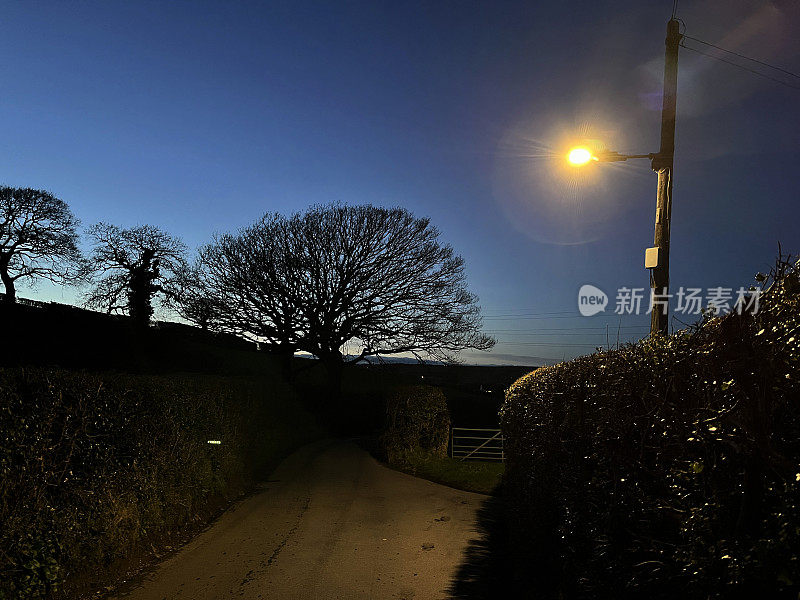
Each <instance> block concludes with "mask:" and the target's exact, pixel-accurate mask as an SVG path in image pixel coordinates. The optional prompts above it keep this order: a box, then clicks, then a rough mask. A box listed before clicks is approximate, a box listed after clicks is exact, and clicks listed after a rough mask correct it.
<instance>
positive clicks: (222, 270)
mask: <svg viewBox="0 0 800 600" xmlns="http://www.w3.org/2000/svg"><path fill="white" fill-rule="evenodd" d="M438 238H439V231H438V230H437V229H436V228H435V227H434V226H432V225H431V223H430V220H429V219H427V218H416V217H414V216H413V215H412V214H411V213H409V212H408V211H406V210H404V209H401V208H393V209H386V208H378V207H374V206H369V205H368V206H353V207H351V206H340V205H331V206H318V207H313V208H311V209H310V210H309V211H308V212H306V213H304V214H295V215H293V216H291V217H289V218H287V217H284V216H281V215H279V214H267V215H266V216H264V217H263V218H262V219H261V220H259V221H258V222H256V223H255V224H253V225H251V226H250V227H247V228H244V229H242V230H240V231H239V232H237V233H236V234H226V235H222V236H219V237H217V238H216V239H215V240H214V242H213V243H212V244H210V245H208V246H206V247H205V248H203V249H202V250H201V260H202V264H203V269H204V270H205V272H206V282H207V285H208V294H209V295H211V296H213V297H215V298H216V299H217V301H219V302H220V305H221V306H222V307H223V308H222V311H221V312H222V314H223V316H222V318H221V321H220V326H222V327H224V328H227V329H229V330H231V331H234V332H237V333H240V334H244V335H246V336H249V337H251V338H254V339H257V340H260V341H263V342H266V343H268V344H272V345H273V346H275V347H276V348H279V349H281V350H283V351H284V352H286V353H293V352H294V351H295V350H304V351H306V352H309V353H311V354H313V355H314V356H316V357H318V358H319V359H320V360H321V361H322V363H323V364H324V365H325V367H326V369H327V370H328V373H329V375H330V377H331V382H332V386H333V388H334V389H338V388H339V386H340V382H341V373H342V367H343V365H344V364H345V363H346V362H354V361H358V360H361V359H364V358H366V357H368V356H378V355H390V354H398V353H403V352H410V353H413V354H414V355H416V356H417V357H419V358H422V357H426V358H433V359H438V360H443V361H448V362H452V361H454V360H456V356H457V353H458V352H459V351H460V350H464V349H467V348H475V349H481V350H488V349H489V348H491V347H492V346H493V345H494V340H493V339H491V338H489V337H488V336H486V335H483V334H482V333H480V328H481V318H480V308H479V307H478V306H477V304H476V300H477V299H476V298H475V296H474V295H472V294H471V293H470V292H469V291H468V290H467V288H466V279H465V275H464V261H463V259H462V258H461V257H460V256H457V255H456V254H455V253H454V251H453V249H452V248H451V247H450V246H449V245H446V244H442V243H441V242H440V241H439V239H438ZM345 345H347V347H348V348H349V349H350V350H351V352H352V353H353V356H351V357H350V358H348V357H346V356H345V355H344V354H343V352H342V349H343V347H344V346H345Z"/></svg>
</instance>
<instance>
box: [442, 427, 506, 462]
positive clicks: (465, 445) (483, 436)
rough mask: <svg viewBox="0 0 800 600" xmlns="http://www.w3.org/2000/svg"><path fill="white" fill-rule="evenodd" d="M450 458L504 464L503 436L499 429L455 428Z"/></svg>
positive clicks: (452, 434)
mask: <svg viewBox="0 0 800 600" xmlns="http://www.w3.org/2000/svg"><path fill="white" fill-rule="evenodd" d="M450 456H451V457H452V458H458V459H459V460H496V461H500V462H504V461H505V459H506V456H505V452H504V451H503V434H502V433H501V431H500V430H499V429H472V428H469V427H453V428H452V429H451V430H450Z"/></svg>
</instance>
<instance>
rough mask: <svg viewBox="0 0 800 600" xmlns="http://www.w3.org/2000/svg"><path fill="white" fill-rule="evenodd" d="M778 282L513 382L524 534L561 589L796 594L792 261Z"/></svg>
mask: <svg viewBox="0 0 800 600" xmlns="http://www.w3.org/2000/svg"><path fill="white" fill-rule="evenodd" d="M773 280H774V283H773V285H772V286H771V287H769V288H768V289H767V290H766V291H765V293H764V294H763V295H762V307H761V310H760V311H759V312H758V314H756V315H755V316H753V315H750V314H747V313H745V314H742V315H739V314H736V313H735V312H734V313H731V314H728V315H726V316H724V317H709V318H705V319H704V320H703V321H702V322H701V323H700V324H698V325H697V326H695V327H693V328H691V329H689V330H686V331H681V332H679V333H677V334H675V335H672V336H668V337H667V336H658V337H655V338H650V339H647V340H644V341H642V342H640V343H638V344H632V345H627V346H625V347H623V348H621V349H619V350H615V351H610V352H602V353H598V354H594V355H590V356H585V357H581V358H578V359H576V360H573V361H570V362H568V363H562V364H559V365H555V366H552V367H544V368H541V369H538V370H536V371H534V372H533V373H531V374H529V375H527V376H526V377H523V378H522V379H520V380H519V381H517V382H516V383H515V384H514V385H513V386H512V387H511V388H510V389H509V390H508V392H507V396H506V402H505V404H504V407H503V409H502V411H501V419H502V427H503V431H504V434H505V436H506V453H507V456H508V464H507V468H506V475H505V477H506V491H507V493H508V494H509V502H510V505H511V510H512V515H513V516H512V518H513V519H514V523H515V528H514V529H515V531H516V532H517V534H518V538H517V543H518V544H519V549H520V551H521V553H522V554H523V555H524V557H525V560H527V561H528V564H529V566H530V567H534V566H538V567H539V569H540V571H541V573H542V581H543V582H544V583H549V584H550V591H551V592H552V593H554V594H557V593H558V594H561V595H562V596H563V597H567V598H603V597H607V598H619V597H631V598H632V597H654V598H664V597H686V598H698V599H699V598H724V597H738V596H742V597H746V596H751V597H756V596H757V597H783V596H784V595H785V596H786V597H797V594H798V590H800V473H799V472H798V471H800V466H799V465H798V463H799V462H800V460H799V459H800V404H798V398H800V295H798V289H800V285H798V277H797V272H796V270H795V268H793V267H792V266H791V265H790V263H788V262H786V261H779V263H778V266H777V267H776V270H775V271H774V272H773ZM548 575H549V576H550V579H549V582H548V581H547V577H548ZM545 587H547V586H545Z"/></svg>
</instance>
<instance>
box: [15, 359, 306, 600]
mask: <svg viewBox="0 0 800 600" xmlns="http://www.w3.org/2000/svg"><path fill="white" fill-rule="evenodd" d="M315 431H316V430H315V427H314V426H313V420H312V419H311V418H310V417H309V416H308V415H307V414H306V413H305V412H304V411H303V410H302V409H300V408H299V406H298V405H297V404H296V402H295V401H294V400H293V398H292V395H291V393H290V392H289V391H288V390H286V389H284V388H282V387H281V386H280V385H279V384H276V382H275V381H264V380H243V379H232V378H218V379H214V378H210V377H200V376H194V377H189V376H186V377H176V376H174V375H173V376H171V377H169V378H162V377H153V376H122V375H113V376H112V375H93V374H86V373H75V372H67V371H61V370H48V369H4V370H0V432H2V439H1V440H0V474H1V475H2V477H0V523H2V524H3V526H2V528H1V529H0V598H9V599H11V598H13V599H22V598H48V597H53V596H54V595H57V594H58V591H59V589H60V587H61V586H62V584H63V582H64V581H67V582H69V581H70V580H71V578H74V576H76V575H81V574H87V573H94V574H95V576H96V577H98V579H99V580H100V582H102V572H103V570H104V569H105V568H107V567H109V566H110V565H113V564H114V563H115V561H118V560H120V559H123V558H125V557H126V556H129V555H130V554H132V553H134V552H136V551H137V550H139V551H141V550H146V551H148V552H149V551H150V550H151V549H155V548H156V547H159V546H160V545H161V542H162V540H163V539H164V537H165V536H168V535H169V534H172V533H174V532H176V531H179V530H181V529H182V528H184V527H186V526H188V525H191V524H192V523H195V522H198V521H199V522H202V521H203V520H204V519H205V518H207V517H208V516H209V515H208V513H207V510H208V507H209V506H212V505H214V504H215V503H216V504H217V505H219V504H220V503H224V501H226V500H229V499H231V498H233V497H235V496H237V495H239V494H240V493H241V492H243V491H244V490H245V489H246V487H247V485H248V483H249V482H250V481H252V480H253V478H255V477H259V476H263V475H265V473H266V472H267V470H268V467H270V466H271V465H273V464H274V462H275V461H276V460H277V459H279V458H280V457H281V456H283V455H285V453H286V452H287V451H288V450H290V449H291V448H292V447H294V446H296V445H298V444H299V443H302V442H303V441H306V440H308V439H309V438H310V437H311V436H313V435H314V434H315ZM210 439H215V440H220V441H221V442H222V443H221V444H220V445H209V444H208V443H207V442H208V440H210ZM84 576H85V575H84Z"/></svg>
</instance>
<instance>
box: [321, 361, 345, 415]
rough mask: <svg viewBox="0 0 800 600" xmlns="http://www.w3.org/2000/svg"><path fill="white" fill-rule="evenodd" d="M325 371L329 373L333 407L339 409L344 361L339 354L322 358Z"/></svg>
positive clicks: (330, 396) (329, 387)
mask: <svg viewBox="0 0 800 600" xmlns="http://www.w3.org/2000/svg"><path fill="white" fill-rule="evenodd" d="M321 360H322V364H323V365H324V366H325V371H326V372H327V373H328V395H329V400H330V405H331V407H339V406H340V405H341V403H342V372H343V371H344V360H343V359H342V355H341V354H340V353H338V352H333V353H330V354H328V355H326V356H324V357H322V358H321Z"/></svg>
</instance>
